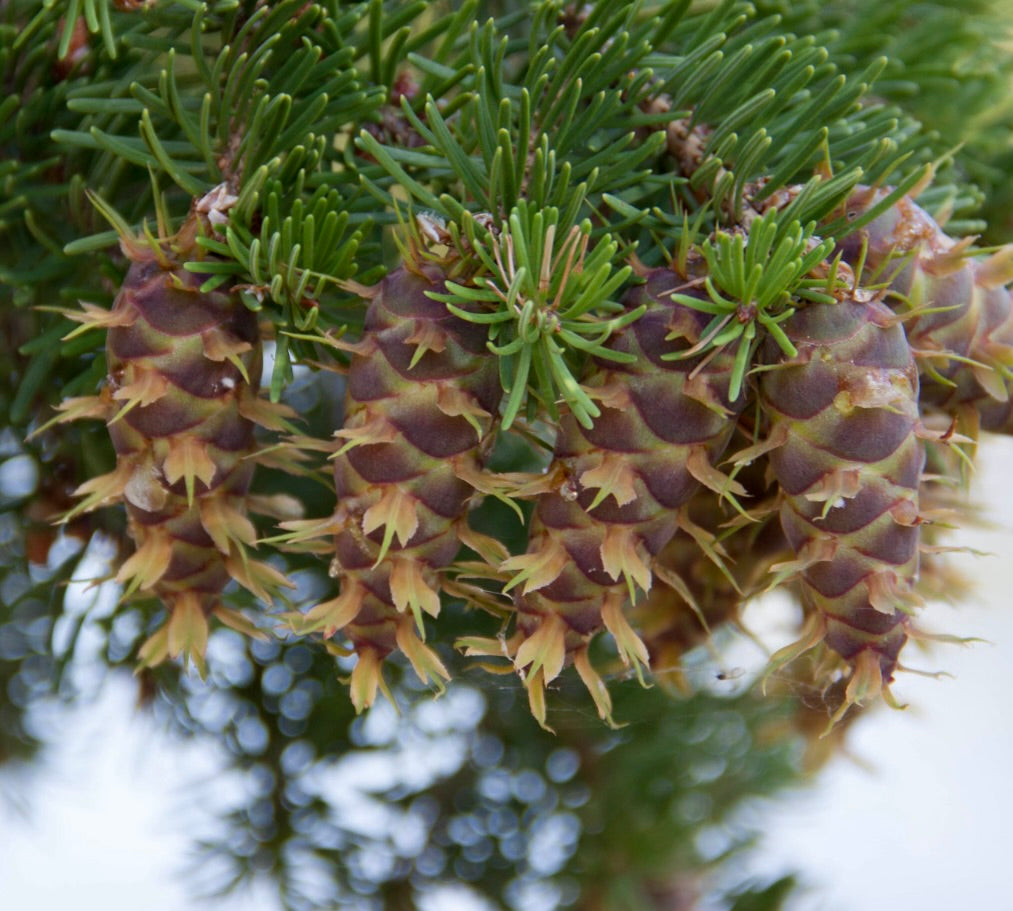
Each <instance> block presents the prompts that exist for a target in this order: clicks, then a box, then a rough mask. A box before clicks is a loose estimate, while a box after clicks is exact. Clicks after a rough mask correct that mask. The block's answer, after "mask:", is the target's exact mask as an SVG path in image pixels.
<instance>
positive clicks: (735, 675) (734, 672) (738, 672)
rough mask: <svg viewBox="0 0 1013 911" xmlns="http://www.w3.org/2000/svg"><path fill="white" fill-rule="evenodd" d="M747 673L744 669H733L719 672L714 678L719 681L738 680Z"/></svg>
mask: <svg viewBox="0 0 1013 911" xmlns="http://www.w3.org/2000/svg"><path fill="white" fill-rule="evenodd" d="M745 672H746V669H745V668H744V667H733V668H731V669H729V670H727V671H718V672H717V673H716V674H715V675H714V676H715V677H716V678H717V679H718V680H738V679H739V678H740V677H741V676H742V675H743V674H745Z"/></svg>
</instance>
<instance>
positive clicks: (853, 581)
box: [760, 300, 925, 711]
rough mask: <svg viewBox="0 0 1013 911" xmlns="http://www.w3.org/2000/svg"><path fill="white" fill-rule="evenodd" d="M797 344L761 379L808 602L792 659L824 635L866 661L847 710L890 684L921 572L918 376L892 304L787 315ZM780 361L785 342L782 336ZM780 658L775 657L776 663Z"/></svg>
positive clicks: (852, 658)
mask: <svg viewBox="0 0 1013 911" xmlns="http://www.w3.org/2000/svg"><path fill="white" fill-rule="evenodd" d="M783 328H784V331H785V333H786V335H787V336H788V338H789V339H790V340H791V341H792V343H793V344H794V345H795V347H796V348H797V350H798V354H797V355H796V356H795V357H793V358H788V359H784V358H783V356H782V359H780V361H779V362H777V363H776V366H775V367H774V368H773V369H770V370H768V371H767V372H765V373H764V374H763V375H762V380H761V384H760V386H761V400H762V404H763V408H764V411H765V413H766V415H767V418H768V420H769V422H770V438H771V439H772V440H778V439H779V440H781V441H782V443H781V445H780V446H779V447H778V448H775V449H774V450H773V451H772V452H771V453H770V465H771V468H772V470H773V473H774V476H775V477H776V479H777V481H778V484H779V485H780V487H781V489H782V491H783V503H782V507H781V525H782V528H783V530H784V533H785V536H786V538H787V540H788V542H789V544H790V545H791V547H792V549H793V550H794V552H795V554H796V555H797V560H796V561H795V563H794V564H793V565H792V566H790V567H785V568H784V569H785V571H786V572H787V571H788V570H789V569H793V570H794V573H795V575H796V576H797V578H798V581H799V584H800V588H801V592H802V598H803V602H804V604H805V606H806V607H807V609H808V610H809V611H810V612H811V619H810V623H809V625H808V628H807V638H804V640H803V641H802V642H801V643H799V644H798V645H797V646H793V647H789V649H787V650H785V652H784V653H783V655H782V656H781V658H783V659H785V660H788V659H790V658H791V657H793V656H794V655H795V654H798V653H799V652H801V651H804V650H805V649H806V648H808V647H811V646H812V645H815V644H816V643H817V642H819V641H821V640H822V641H824V642H825V643H826V644H827V645H828V646H829V647H830V649H832V650H833V651H834V652H836V653H837V654H838V655H840V656H841V657H842V658H843V659H844V660H845V661H846V662H847V663H848V664H849V665H851V666H852V667H853V668H855V673H854V674H853V678H852V680H853V685H852V686H850V687H849V691H848V700H847V702H846V703H845V705H844V709H843V710H844V711H846V709H847V706H848V705H850V704H851V703H854V702H858V701H860V700H861V698H863V696H865V695H867V694H873V692H878V691H879V690H880V688H881V686H882V685H886V684H889V682H890V681H891V679H892V677H893V674H894V671H895V669H896V667H897V657H898V654H899V653H900V650H901V648H902V647H903V645H904V643H905V642H906V640H907V636H908V632H907V631H908V618H909V613H910V608H911V606H912V604H913V603H914V602H915V600H916V599H915V596H914V593H913V586H914V584H915V581H916V579H917V575H918V558H919V528H918V526H919V522H920V517H919V503H918V487H919V483H920V480H921V473H922V467H923V465H924V458H925V456H924V447H923V445H922V443H921V441H920V440H919V438H918V436H917V431H918V430H919V427H920V425H919V414H918V375H917V370H916V367H915V364H914V358H913V356H912V354H911V351H910V348H909V346H908V344H907V340H906V338H905V336H904V331H903V329H902V328H901V327H900V326H899V325H898V324H897V323H896V321H895V320H894V319H893V314H892V313H891V312H890V310H889V309H888V308H887V307H886V306H885V305H883V304H882V303H880V302H878V301H875V300H870V301H860V300H846V301H842V302H840V303H837V304H810V305H808V306H806V307H805V308H803V309H800V310H799V311H797V312H796V313H795V314H794V315H793V316H792V317H791V318H790V319H788V320H787V321H786V322H785V323H784V324H783ZM771 348H772V352H771V354H772V357H773V358H775V359H776V357H777V354H776V352H778V351H779V349H776V347H774V346H771ZM777 660H779V659H775V664H776V663H777Z"/></svg>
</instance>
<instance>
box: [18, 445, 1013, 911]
mask: <svg viewBox="0 0 1013 911" xmlns="http://www.w3.org/2000/svg"><path fill="white" fill-rule="evenodd" d="M1011 480H1013V439H1003V440H993V441H990V442H989V444H988V445H987V446H985V447H983V449H982V451H981V453H980V460H979V469H978V480H977V483H976V493H977V495H978V497H979V498H981V499H984V500H987V502H988V504H989V510H990V513H991V517H992V518H993V520H995V521H996V522H998V523H1002V524H1004V525H1005V526H1006V529H1005V530H1003V531H1002V532H1001V533H1000V532H998V531H979V530H966V531H964V532H961V533H960V534H959V535H955V536H954V537H953V539H952V540H951V541H950V542H949V543H953V544H963V545H968V546H971V547H975V548H978V549H981V550H986V551H991V552H993V553H995V554H996V555H997V556H996V557H992V558H980V559H975V558H972V557H968V556H963V555H960V556H955V557H953V559H955V560H959V561H960V565H961V566H963V567H965V568H967V569H968V570H970V571H971V572H973V573H974V574H975V575H977V576H978V577H979V579H980V591H979V594H978V596H977V597H976V598H975V599H973V600H972V601H970V602H968V603H967V604H965V605H962V606H961V607H959V608H952V607H948V606H944V605H932V606H930V608H929V609H928V610H927V611H926V612H925V613H924V615H923V624H924V625H926V626H929V627H931V628H933V629H935V630H937V631H940V632H947V633H953V634H956V635H962V636H979V637H982V638H985V639H988V640H991V643H992V644H978V645H974V646H971V647H969V648H958V647H955V646H939V647H937V648H936V650H935V652H934V654H933V655H932V656H924V655H921V654H918V653H917V652H915V651H914V649H913V648H911V647H909V648H908V649H907V650H906V652H905V655H904V658H905V660H906V661H907V662H908V663H910V664H916V665H917V666H919V667H924V668H928V669H943V670H947V671H949V672H951V673H953V674H954V675H955V677H956V679H954V680H946V679H944V680H938V681H937V680H932V679H927V678H919V677H913V676H910V675H906V676H902V678H901V680H900V681H899V683H898V684H897V685H896V686H895V691H896V693H897V695H898V696H899V697H900V698H901V701H908V702H910V703H911V704H912V708H910V709H908V710H907V711H906V712H893V711H889V710H883V711H880V712H877V713H876V714H875V715H874V716H872V717H869V718H866V719H863V722H862V723H860V724H858V725H856V726H855V728H854V729H853V731H852V735H851V740H850V745H851V749H852V752H853V753H855V754H856V755H857V756H859V757H860V758H861V759H862V760H864V761H865V762H866V763H867V764H868V765H870V766H871V770H870V769H867V768H863V767H861V766H860V765H858V764H856V763H854V762H851V761H849V760H848V759H847V758H845V757H840V758H838V759H835V760H834V761H833V762H832V763H831V764H830V765H829V766H828V767H827V768H826V769H825V770H824V771H823V773H822V775H821V776H820V778H819V780H818V782H817V784H816V785H815V786H814V787H812V788H809V789H807V790H805V791H803V792H800V793H797V794H795V795H792V796H790V797H787V798H784V799H781V800H780V801H775V802H774V803H773V804H772V805H771V807H770V808H769V809H768V813H767V815H766V816H765V826H764V828H765V842H764V846H763V849H762V854H761V855H760V856H759V857H758V858H756V860H755V861H754V862H753V864H752V868H753V869H754V870H755V871H756V872H757V873H758V874H761V875H763V876H766V877H769V876H773V875H775V874H776V873H778V872H780V871H783V870H786V869H797V870H801V871H803V873H804V874H805V876H806V878H807V882H808V884H809V885H810V886H811V888H810V889H809V890H808V891H807V892H805V893H803V894H802V895H801V896H800V898H799V899H798V900H797V901H796V902H795V904H794V905H793V909H795V911H866V909H878V908H890V909H893V911H908V909H911V911H915V909H917V911H950V909H954V908H1000V907H1003V906H1004V903H1008V902H1009V900H1010V899H1009V882H1010V875H1009V868H1008V865H1009V851H1010V846H1011V844H1013V838H1011V837H1010V834H1009V833H1010V820H1013V783H1011V777H1010V768H1011V766H1010V761H1009V757H1010V755H1013V686H1011V683H1013V611H1011V610H1010V606H1009V604H1008V601H1009V600H1010V597H1011V595H1013V531H1010V530H1009V529H1011V528H1013V483H1011ZM747 619H749V618H748V616H747ZM133 700H134V693H133V690H132V689H131V687H130V686H129V684H128V683H125V682H122V683H121V682H120V681H114V682H113V684H111V685H108V686H107V687H106V689H105V691H104V693H103V695H102V697H101V698H100V699H99V700H98V701H97V702H96V703H94V704H93V705H91V706H89V707H88V708H87V709H86V710H84V711H79V712H75V713H69V714H68V713H60V714H57V715H54V716H53V717H52V718H49V719H47V724H46V728H47V729H50V730H52V731H53V732H54V733H55V734H56V738H55V742H56V745H55V748H54V749H52V750H51V751H49V752H48V753H47V754H46V756H47V758H46V762H45V765H44V766H43V767H42V768H41V769H38V770H36V772H35V773H34V774H33V776H32V779H31V781H30V782H29V781H28V780H19V779H15V778H11V777H10V775H2V776H0V908H2V909H3V911H8V909H10V911H15V909H16V911H21V909H32V911H63V909H65V908H73V909H74V911H180V909H183V908H187V909H190V911H203V909H212V908H213V909H215V911H233V909H239V908H242V909H244V911H277V906H276V904H275V903H274V902H273V901H272V900H271V897H270V895H269V894H268V893H266V892H260V893H257V892H255V893H252V894H251V893H242V892H241V893H239V895H237V896H236V897H234V898H232V899H228V900H215V901H213V902H210V903H207V904H203V905H202V904H200V903H197V902H193V901H192V900H191V899H190V896H189V893H188V892H187V889H186V887H187V881H186V878H185V871H186V869H187V866H188V857H187V851H188V849H189V846H190V844H191V839H192V838H193V837H194V836H195V835H197V834H199V833H198V832H197V831H196V830H195V826H199V825H200V824H201V822H200V819H199V818H196V817H194V816H193V815H192V814H191V813H188V812H185V811H183V810H182V809H181V807H182V805H183V804H184V802H185V800H186V797H187V795H192V794H193V793H194V792H195V791H197V792H198V793H201V794H207V795H213V794H214V791H215V789H216V787H217V786H218V784H219V782H220V779H219V778H218V777H217V776H216V771H217V769H218V760H217V758H216V757H215V755H214V753H213V752H211V751H209V750H207V749H206V748H204V747H200V748H198V747H196V746H194V745H191V746H185V745H180V744H179V743H178V742H175V741H170V740H169V739H168V738H167V737H166V736H165V735H163V734H161V733H160V732H159V731H158V730H157V729H156V728H155V727H154V725H153V724H152V723H151V722H150V721H149V720H148V719H147V718H146V717H144V716H142V715H138V714H136V713H135V711H134V706H133ZM432 907H433V911H456V909H463V908H466V907H471V906H470V905H467V904H465V903H458V902H456V901H454V900H453V899H451V898H450V897H449V896H446V897H444V898H443V899H441V900H439V901H437V902H434V903H433V905H432Z"/></svg>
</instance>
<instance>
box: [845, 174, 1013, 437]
mask: <svg viewBox="0 0 1013 911" xmlns="http://www.w3.org/2000/svg"><path fill="white" fill-rule="evenodd" d="M887 193H888V191H887V190H885V189H882V190H880V189H873V188H865V189H862V190H860V191H859V192H858V193H856V194H855V195H854V196H853V197H852V199H851V200H850V201H849V203H848V213H849V215H851V216H854V217H857V216H858V215H859V214H861V213H863V212H865V211H867V210H868V209H869V208H871V207H872V206H873V205H875V204H876V203H877V202H879V201H880V200H881V199H883V198H884V197H885V196H886V195H887ZM863 243H864V244H866V251H867V252H866V264H867V274H868V273H871V274H872V275H873V276H875V280H876V281H885V282H887V283H888V286H889V289H890V291H891V292H892V294H891V295H890V299H891V300H892V301H896V302H897V303H896V309H899V310H900V311H902V312H906V311H909V310H910V311H914V315H912V316H911V317H910V318H909V319H908V320H907V321H906V323H905V328H906V331H907V336H908V340H909V342H910V344H911V347H912V348H913V349H914V350H915V351H916V352H917V354H918V355H919V361H920V370H921V374H922V377H921V382H922V392H921V396H922V401H923V403H925V404H931V405H933V406H935V407H936V408H939V409H940V410H942V411H943V412H945V413H946V414H949V415H954V416H956V415H960V416H962V417H964V419H965V420H964V422H963V424H964V426H965V427H966V428H967V429H969V430H970V431H971V432H972V433H973V431H974V430H976V429H977V427H978V426H979V424H980V427H981V428H982V429H984V430H990V431H995V432H1000V433H1009V432H1013V406H1011V405H1010V386H1011V377H1013V305H1011V298H1010V292H1009V290H1008V289H1007V288H1006V287H1004V286H1005V284H1006V282H1007V281H1009V280H1010V279H1011V278H1013V271H1011V268H1010V260H1011V256H1010V253H1011V251H1010V250H1008V249H1007V250H1001V251H999V252H998V253H996V254H994V255H993V256H991V257H990V258H988V259H985V260H980V259H970V258H969V257H968V256H967V247H968V245H969V241H968V240H963V241H959V242H958V241H955V240H953V239H952V238H951V237H949V236H948V235H947V234H946V233H945V232H944V231H943V230H942V228H940V227H939V225H938V224H937V223H936V222H935V220H934V219H933V218H932V217H931V216H930V215H929V214H928V213H927V212H926V211H925V210H924V209H922V208H921V207H920V206H918V205H917V204H915V203H914V202H913V201H912V200H911V199H909V198H907V197H905V198H903V199H901V200H899V201H898V202H897V203H896V204H895V205H893V206H892V207H891V208H889V209H888V210H887V211H886V212H884V213H883V214H882V215H880V216H879V217H878V218H875V219H873V221H872V222H870V223H869V224H868V225H867V226H866V227H865V228H863V229H861V230H860V231H858V232H855V233H854V234H852V235H851V236H850V237H849V238H848V239H847V240H846V242H845V245H844V252H845V257H846V258H847V259H848V260H849V261H850V262H854V261H855V260H856V259H857V258H858V256H859V254H860V251H861V248H862V246H863ZM919 311H930V312H924V313H922V312H919Z"/></svg>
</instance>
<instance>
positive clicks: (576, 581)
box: [504, 269, 745, 723]
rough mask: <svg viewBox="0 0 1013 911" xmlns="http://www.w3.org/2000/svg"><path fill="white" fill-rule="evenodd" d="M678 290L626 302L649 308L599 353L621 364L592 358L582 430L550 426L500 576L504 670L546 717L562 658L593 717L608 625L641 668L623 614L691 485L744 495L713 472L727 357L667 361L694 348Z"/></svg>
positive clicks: (731, 414)
mask: <svg viewBox="0 0 1013 911" xmlns="http://www.w3.org/2000/svg"><path fill="white" fill-rule="evenodd" d="M679 284H681V282H680V281H679V280H678V279H677V277H676V276H675V274H674V273H673V272H671V271H668V270H664V269H659V270H656V271H654V272H652V273H650V274H649V275H648V276H647V280H646V282H645V283H644V284H643V285H641V286H638V287H637V288H635V289H633V290H632V291H631V292H630V293H629V294H628V295H627V299H626V301H625V303H626V305H627V306H628V307H630V308H631V309H633V308H636V307H639V306H640V305H642V304H645V305H647V310H646V312H645V313H644V314H643V316H641V317H640V318H639V319H638V320H636V321H635V322H634V323H632V324H631V325H629V326H628V327H626V328H625V329H623V330H621V331H619V332H617V333H616V335H615V336H614V337H613V338H612V339H611V341H610V342H609V347H611V348H613V349H614V350H616V351H622V352H624V353H627V354H630V355H633V356H634V360H633V362H632V363H622V364H617V363H615V362H612V361H606V360H604V359H598V360H596V361H595V362H594V363H593V364H592V365H591V367H590V370H589V372H588V373H587V375H586V376H585V378H584V381H583V385H584V387H585V389H586V390H587V391H588V392H589V393H590V394H591V395H592V396H594V397H595V398H596V399H597V401H598V404H599V405H600V406H601V414H600V416H599V417H597V418H596V419H595V421H594V425H593V426H592V427H590V428H587V427H584V426H582V425H581V424H580V423H578V422H577V420H576V419H575V418H574V417H573V416H572V415H569V414H567V415H565V416H564V417H563V419H562V421H561V423H560V428H559V434H558V437H557V440H556V447H555V456H554V462H553V465H552V466H550V468H549V472H548V475H547V482H546V484H547V487H546V486H543V488H542V489H541V490H540V492H539V495H538V497H537V500H536V505H535V510H534V514H533V516H532V519H531V525H530V529H529V545H528V551H527V553H526V554H524V555H521V556H517V557H512V558H510V559H509V560H507V561H506V563H505V564H504V568H505V569H507V570H510V571H512V572H514V573H515V575H514V578H513V579H512V580H511V583H510V585H509V588H513V589H514V590H515V599H514V600H515V606H516V609H517V615H518V620H517V623H518V630H519V634H520V638H521V640H522V641H521V642H520V644H519V646H518V647H517V650H516V658H515V663H516V666H517V668H518V669H519V670H522V671H524V672H525V684H526V686H527V688H528V693H529V698H530V702H531V708H532V712H533V713H534V715H535V717H536V718H538V719H539V721H541V722H543V723H544V718H545V699H544V689H545V685H546V684H547V683H549V682H550V681H552V680H553V679H554V678H555V677H556V676H557V675H558V674H559V673H560V671H561V670H562V668H563V666H564V664H566V663H567V661H573V663H574V664H575V665H576V667H577V670H578V672H579V674H580V676H581V678H582V680H583V681H584V683H585V685H586V686H587V687H588V689H589V691H590V692H591V694H592V696H593V697H594V699H595V702H596V704H597V706H598V709H599V712H600V714H601V715H602V717H603V718H606V719H608V718H609V715H610V710H611V706H610V700H609V696H608V693H607V691H606V690H605V687H604V684H603V683H602V681H601V679H600V678H599V677H598V676H597V674H596V673H595V672H594V670H593V669H592V667H591V664H590V661H589V660H588V655H587V649H588V645H589V643H590V642H591V640H592V639H593V637H594V636H595V635H596V634H597V633H598V632H599V631H600V630H601V629H602V628H605V629H607V630H608V631H609V632H610V633H611V634H612V636H613V638H614V639H615V642H616V645H617V647H618V649H619V653H620V656H621V657H622V658H623V660H624V661H625V662H626V663H627V664H628V665H632V666H633V667H634V668H636V669H637V670H638V672H639V668H640V667H641V666H646V665H647V663H648V654H647V650H646V648H645V647H644V644H643V642H641V641H640V639H639V638H638V637H637V635H636V633H635V632H634V631H633V629H632V627H631V626H630V625H629V622H628V621H627V619H626V617H625V615H624V610H625V608H626V607H627V606H628V605H629V604H630V602H632V601H633V600H635V599H636V597H637V596H638V595H637V589H640V590H641V591H643V592H646V591H647V590H648V589H650V587H651V581H652V570H651V563H652V561H653V559H654V557H655V556H656V555H657V554H658V553H659V552H660V551H661V549H662V548H663V547H664V546H665V545H666V544H667V543H668V542H669V541H670V540H671V538H672V536H673V535H674V534H675V533H676V532H677V531H678V529H679V527H680V524H682V523H683V522H684V517H683V516H682V515H681V510H682V507H684V506H685V504H686V503H687V502H688V501H689V499H690V497H691V496H692V495H693V493H694V492H695V491H696V490H698V489H699V488H700V486H701V485H704V486H706V487H709V488H710V489H711V490H712V491H714V492H715V493H714V495H715V496H716V495H722V494H737V493H742V492H743V491H742V488H741V487H739V486H738V485H737V484H735V483H734V482H733V481H731V480H730V479H729V478H728V477H726V476H725V475H723V474H722V473H721V472H719V471H718V470H717V469H716V468H714V467H713V466H714V462H715V460H716V459H717V458H718V457H719V456H720V454H721V452H722V451H723V450H724V448H725V446H726V445H727V442H728V440H729V438H730V436H731V433H732V431H733V430H734V427H735V415H736V414H737V413H738V412H739V411H740V410H741V409H742V407H743V405H744V403H745V397H744V396H740V397H739V400H738V401H737V402H735V403H733V402H731V401H729V398H728V389H729V385H730V375H731V370H732V361H733V358H732V356H731V355H729V354H726V353H725V352H721V353H718V354H717V355H716V356H713V357H710V359H709V360H707V361H706V362H704V361H703V360H702V359H701V358H700V357H695V358H687V359H666V357H665V356H666V355H672V354H678V353H681V352H683V351H686V350H688V349H689V348H690V347H691V346H692V345H693V344H695V343H696V342H697V341H699V339H700V336H701V333H702V331H703V329H704V327H705V326H706V324H707V318H706V316H705V315H704V314H701V313H699V312H698V311H695V310H692V309H691V308H689V307H686V306H684V305H682V304H678V303H676V302H674V301H672V300H671V298H670V294H671V292H672V291H673V290H675V288H676V286H677V285H679Z"/></svg>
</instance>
